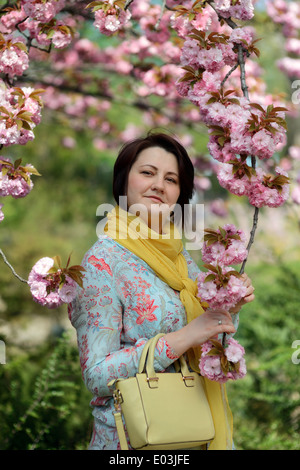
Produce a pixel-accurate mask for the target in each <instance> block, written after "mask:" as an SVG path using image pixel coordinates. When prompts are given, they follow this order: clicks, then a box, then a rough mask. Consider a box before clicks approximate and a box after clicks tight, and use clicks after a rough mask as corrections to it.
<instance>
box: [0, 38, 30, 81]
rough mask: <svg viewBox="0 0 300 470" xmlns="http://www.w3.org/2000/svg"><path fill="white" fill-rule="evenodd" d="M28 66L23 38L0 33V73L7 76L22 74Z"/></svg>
mask: <svg viewBox="0 0 300 470" xmlns="http://www.w3.org/2000/svg"><path fill="white" fill-rule="evenodd" d="M28 66H29V60H28V52H27V47H26V44H25V40H24V38H23V37H22V36H17V37H13V36H12V35H10V34H8V35H3V34H0V73H3V74H7V75H8V76H9V77H14V76H15V75H23V73H24V71H25V70H27V69H28Z"/></svg>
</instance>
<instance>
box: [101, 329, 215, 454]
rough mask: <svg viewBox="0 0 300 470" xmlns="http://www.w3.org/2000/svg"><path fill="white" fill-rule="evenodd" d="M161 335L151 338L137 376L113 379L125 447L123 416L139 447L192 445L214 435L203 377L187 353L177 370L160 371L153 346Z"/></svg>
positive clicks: (132, 440)
mask: <svg viewBox="0 0 300 470" xmlns="http://www.w3.org/2000/svg"><path fill="white" fill-rule="evenodd" d="M162 336H164V335H163V334H159V335H157V336H155V337H154V338H152V339H150V340H149V341H148V342H147V343H146V345H145V347H144V350H143V353H142V356H141V359H140V363H139V370H138V373H137V374H136V375H135V376H134V377H130V378H128V379H117V380H115V381H112V382H110V384H109V385H110V386H112V385H113V383H114V385H115V390H114V403H115V409H116V411H115V413H114V417H115V422H116V426H117V431H118V435H119V439H120V445H121V449H122V450H128V445H127V440H126V436H125V431H124V426H123V421H122V415H123V418H124V421H125V426H126V429H127V432H128V437H129V441H130V445H131V447H132V448H133V449H136V450H152V449H153V450H166V449H168V450H173V449H189V448H195V447H199V446H202V445H203V444H207V443H209V442H210V441H211V440H212V439H213V438H214V435H215V429H214V423H213V419H212V415H211V411H210V407H209V404H208V401H207V398H206V394H205V389H204V383H203V379H202V377H201V376H199V375H198V374H197V373H196V372H190V371H189V369H188V367H187V364H186V362H185V359H184V358H183V357H180V359H179V360H178V361H176V363H175V372H170V373H169V372H161V373H156V372H155V370H154V366H153V363H154V350H155V346H156V343H157V341H158V339H159V338H160V337H162Z"/></svg>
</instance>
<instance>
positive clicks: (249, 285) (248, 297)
mask: <svg viewBox="0 0 300 470" xmlns="http://www.w3.org/2000/svg"><path fill="white" fill-rule="evenodd" d="M241 277H242V279H243V281H244V282H243V284H244V286H245V287H247V293H246V295H245V297H243V298H242V300H240V301H239V302H238V303H237V304H236V305H235V306H234V307H233V308H231V309H230V310H229V311H230V313H238V312H239V311H240V310H241V308H242V306H243V305H245V304H248V303H249V302H253V300H254V299H255V295H254V294H253V292H254V287H253V286H252V282H251V279H250V278H249V277H248V276H247V274H245V273H244V274H242V276H241Z"/></svg>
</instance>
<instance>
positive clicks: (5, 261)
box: [0, 248, 27, 284]
mask: <svg viewBox="0 0 300 470" xmlns="http://www.w3.org/2000/svg"><path fill="white" fill-rule="evenodd" d="M0 255H1V256H2V258H3V261H4V263H5V264H7V266H8V267H9V268H10V269H11V271H12V273H13V275H14V276H16V277H17V278H18V279H19V281H22V282H25V284H27V281H26V279H23V278H22V277H21V276H19V274H17V273H16V271H15V270H14V268H13V267H12V265H11V264H10V263H9V262H8V261H7V258H6V256H5V254H4V253H3V251H2V250H1V248H0Z"/></svg>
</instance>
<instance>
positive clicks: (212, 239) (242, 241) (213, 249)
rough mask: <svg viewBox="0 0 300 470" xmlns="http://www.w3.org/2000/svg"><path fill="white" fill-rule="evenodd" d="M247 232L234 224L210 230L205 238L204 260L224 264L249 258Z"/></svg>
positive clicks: (237, 262)
mask: <svg viewBox="0 0 300 470" xmlns="http://www.w3.org/2000/svg"><path fill="white" fill-rule="evenodd" d="M247 255H248V252H247V249H246V236H245V233H244V232H243V231H242V230H241V229H238V228H236V227H235V226H234V225H233V224H225V225H224V226H223V227H219V228H218V229H217V230H215V231H209V233H207V235H206V236H205V238H204V243H203V247H202V261H203V262H204V263H214V262H217V263H218V264H219V265H222V266H229V265H231V264H240V263H242V262H243V261H244V259H245V258H247Z"/></svg>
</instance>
